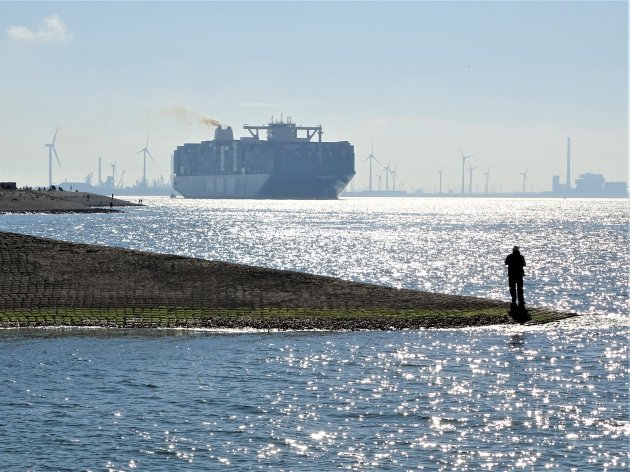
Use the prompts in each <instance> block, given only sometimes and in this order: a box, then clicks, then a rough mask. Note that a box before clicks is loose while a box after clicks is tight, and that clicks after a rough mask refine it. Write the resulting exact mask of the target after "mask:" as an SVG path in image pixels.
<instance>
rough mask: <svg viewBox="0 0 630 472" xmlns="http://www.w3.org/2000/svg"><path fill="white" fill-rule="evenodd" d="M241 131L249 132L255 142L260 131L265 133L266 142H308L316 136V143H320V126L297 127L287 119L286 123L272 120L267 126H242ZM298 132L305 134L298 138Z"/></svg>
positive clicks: (258, 137)
mask: <svg viewBox="0 0 630 472" xmlns="http://www.w3.org/2000/svg"><path fill="white" fill-rule="evenodd" d="M243 129H246V130H247V131H249V134H251V135H252V137H253V138H254V139H256V140H259V139H260V131H262V130H266V131H267V141H277V142H285V143H290V142H309V141H311V140H312V139H313V137H314V136H315V135H316V134H317V137H318V142H320V143H321V142H322V133H323V131H322V126H321V125H319V126H301V125H300V126H298V125H296V124H295V123H293V122H291V118H290V117H288V118H287V121H283V120H282V118H280V120H279V121H278V120H276V121H274V120H273V117H272V118H271V121H270V122H269V124H267V125H262V126H250V125H244V126H243ZM298 131H305V132H306V134H305V135H304V136H298Z"/></svg>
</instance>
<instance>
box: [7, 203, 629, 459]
mask: <svg viewBox="0 0 630 472" xmlns="http://www.w3.org/2000/svg"><path fill="white" fill-rule="evenodd" d="M143 200H144V202H145V203H146V204H147V206H146V207H143V208H132V209H128V210H125V213H122V214H116V213H112V214H104V215H103V214H99V215H42V214H39V215H0V230H3V231H14V232H21V233H27V234H34V235H41V236H47V237H52V238H56V239H63V240H69V241H77V242H87V243H95V244H106V245H112V246H120V247H128V248H134V249H141V250H146V251H158V252H165V253H173V254H181V255H187V256H193V257H200V258H207V259H219V260H225V261H233V262H241V263H246V264H255V265H262V266H267V267H274V268H283V269H293V270H300V271H304V272H311V273H317V274H324V275H332V276H336V277H341V278H344V279H349V280H359V281H365V282H370V283H377V284H383V285H389V286H396V287H408V288H416V289H422V290H431V291H439V292H445V293H453V294H464V295H475V296H483V297H488V298H495V299H507V298H508V294H507V287H506V273H505V268H504V267H503V260H504V258H505V255H507V253H508V252H509V251H510V250H511V247H512V245H514V244H517V245H519V246H521V249H522V252H523V254H524V255H525V257H526V260H527V268H526V270H527V272H526V279H525V288H526V298H527V301H528V303H530V305H532V306H547V307H552V308H557V309H563V310H571V311H575V312H578V313H580V315H581V316H579V317H577V318H572V319H569V320H566V321H563V322H561V323H555V324H551V325H545V326H532V327H528V326H518V325H516V326H515V325H506V326H500V327H492V328H483V329H463V330H419V331H397V332H359V333H349V332H316V333H305V332H288V333H287V332H285V333H257V332H220V331H214V332H212V331H184V330H148V331H133V330H129V331H122V330H121V331H104V330H77V329H66V330H62V329H52V330H50V329H48V330H4V331H2V332H0V350H1V351H2V354H1V355H2V359H3V363H2V367H1V368H0V411H2V415H0V463H2V464H3V469H4V470H64V469H65V470H174V469H179V470H214V469H220V468H232V469H237V470H330V469H349V470H546V469H555V470H579V471H582V470H627V469H628V467H629V464H630V453H629V451H628V441H629V439H630V421H629V420H630V419H629V410H630V408H629V406H628V399H629V397H628V374H629V366H628V360H627V358H628V347H627V346H628V334H629V333H630V323H629V321H628V315H627V313H628V262H629V259H628V254H627V252H628V246H629V245H628V205H627V201H625V200H562V199H558V200H555V199H554V200H524V199H523V200H518V199H515V200H507V199H506V200H499V199H487V200H477V199H474V200H473V199H420V198H417V199H415V198H408V199H404V198H401V199H367V198H364V199H360V198H356V199H342V200H339V201H327V202H302V201H220V200H183V199H160V198H143Z"/></svg>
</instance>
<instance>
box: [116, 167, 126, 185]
mask: <svg viewBox="0 0 630 472" xmlns="http://www.w3.org/2000/svg"><path fill="white" fill-rule="evenodd" d="M123 177H125V171H124V170H123V171H122V174H120V179H118V187H119V188H122V186H123Z"/></svg>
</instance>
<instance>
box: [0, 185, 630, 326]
mask: <svg viewBox="0 0 630 472" xmlns="http://www.w3.org/2000/svg"><path fill="white" fill-rule="evenodd" d="M143 202H144V203H145V204H147V206H146V207H144V208H129V209H126V210H125V213H123V214H105V215H103V214H94V215H84V214H68V215H45V214H44V215H0V230H5V231H15V232H18V233H25V234H33V235H40V236H48V237H52V238H55V239H62V240H67V241H76V242H87V243H95V244H104V245H109V246H120V247H126V248H132V249H140V250H145V251H155V252H163V253H172V254H179V255H185V256H193V257H199V258H204V259H217V260H223V261H230V262H241V263H244V264H251V265H260V266H265V267H272V268H279V269H293V270H299V271H302V272H308V273H314V274H322V275H331V276H335V277H341V278H344V279H349V280H358V281H363V282H371V283H377V284H381V285H388V286H394V287H406V288H414V289H421V290H429V291H436V292H442V293H451V294H461V295H475V296H482V297H489V298H496V299H506V298H507V297H508V296H509V295H508V293H507V275H506V274H507V271H506V269H505V266H504V263H503V262H504V259H505V256H506V255H507V254H508V253H509V252H510V251H511V249H512V246H513V245H515V244H516V245H519V246H521V249H522V252H523V254H524V256H525V258H526V260H527V264H528V266H527V269H526V280H525V284H526V300H527V301H528V303H530V304H533V305H537V306H548V307H553V308H558V309H567V310H573V311H576V312H579V313H617V314H619V313H628V311H629V307H630V305H629V304H628V273H629V272H628V267H629V263H630V256H629V254H628V248H629V247H630V244H629V235H628V217H629V209H630V206H629V205H628V201H627V200H624V199H610V200H605V199H585V200H576V199H538V200H527V199H457V198H452V199H450V198H444V199H432V198H348V199H341V200H337V201H292V200H289V201H282V200H281V201H274V200H189V199H170V198H164V197H162V198H160V197H153V198H151V197H143Z"/></svg>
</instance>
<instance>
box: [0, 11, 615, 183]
mask: <svg viewBox="0 0 630 472" xmlns="http://www.w3.org/2000/svg"><path fill="white" fill-rule="evenodd" d="M272 116H273V117H274V118H276V119H277V118H280V116H282V117H283V118H285V119H286V117H288V116H290V117H291V119H292V120H293V121H294V122H296V123H298V124H302V125H322V126H323V129H324V135H323V137H324V139H325V140H328V141H349V142H350V143H351V144H353V145H354V149H355V168H356V171H357V175H356V176H355V179H354V180H353V182H352V189H354V190H363V189H366V188H367V187H368V182H369V170H368V169H369V166H368V162H367V161H366V159H367V157H368V156H369V155H370V153H371V152H372V149H373V154H374V156H375V157H376V158H377V159H378V160H379V162H380V163H381V164H382V166H386V165H388V166H390V167H391V168H395V169H396V172H397V174H398V179H397V182H396V186H397V189H402V190H407V191H410V192H413V191H416V190H417V189H422V190H423V191H425V192H434V191H437V189H438V186H439V178H440V177H439V172H442V187H443V191H445V192H446V191H449V190H452V191H455V192H459V191H460V189H461V183H462V157H461V156H462V154H461V153H465V154H466V155H469V154H472V155H473V156H472V157H471V158H470V159H468V160H467V161H466V168H467V170H466V173H465V182H466V188H467V189H468V184H469V179H470V174H469V170H468V167H474V170H473V173H472V183H473V192H482V191H484V190H485V188H484V187H485V181H486V175H485V173H488V174H489V180H488V182H489V190H490V191H497V192H498V191H503V192H511V191H520V190H521V189H522V185H523V176H522V173H526V175H527V183H526V189H527V191H546V190H550V189H551V180H552V176H553V175H559V176H560V179H561V182H562V183H564V182H565V180H566V179H565V176H566V167H565V166H566V153H567V151H566V144H567V137H571V155H572V180H574V179H575V178H577V176H578V174H581V173H585V172H593V173H598V174H604V176H605V178H606V180H608V181H621V180H623V181H627V180H628V3H627V2H625V1H618V2H582V1H579V2H570V1H569V2H541V1H521V2H504V1H501V2H492V1H484V2H475V1H465V2H454V1H453V2H451V1H435V2H422V1H418V2H354V1H353V2H334V1H329V2H5V1H2V2H0V181H16V182H17V183H18V185H19V186H23V185H30V186H37V185H45V184H47V182H48V149H47V148H46V147H45V144H47V143H50V142H51V141H52V139H53V136H54V134H55V131H56V130H57V128H58V132H57V137H56V141H55V146H56V150H57V153H58V156H59V161H60V164H61V166H59V165H57V163H55V165H54V168H53V181H54V182H55V183H59V182H64V181H69V182H72V181H84V180H85V178H86V177H87V176H88V175H89V174H92V176H93V179H94V180H96V179H97V176H98V157H99V156H101V157H102V162H103V167H102V172H103V177H102V178H103V179H104V178H105V175H110V174H111V165H112V164H115V165H116V168H117V173H118V176H121V175H122V172H123V171H124V172H125V174H124V176H123V177H122V178H123V181H122V183H124V184H125V185H133V184H135V183H136V182H137V181H139V180H141V178H142V173H143V159H142V154H141V153H140V154H138V151H139V150H141V149H142V148H144V146H145V143H146V142H147V136H148V148H149V150H150V152H151V154H152V156H153V157H154V160H151V159H147V164H146V165H147V180H148V181H149V182H153V181H154V180H156V179H160V178H162V179H164V180H168V179H169V177H170V156H171V154H172V153H173V151H174V149H175V148H176V147H177V146H178V145H182V144H184V143H188V142H200V141H202V140H208V139H212V136H213V134H214V130H213V128H212V126H208V125H207V124H204V123H203V121H204V117H208V118H212V119H214V120H217V121H218V122H220V123H222V124H224V125H229V126H232V128H233V129H234V131H235V135H236V136H239V137H240V136H246V135H247V132H246V131H245V130H243V129H242V125H244V124H249V125H255V124H261V125H262V124H264V123H267V122H268V121H269V120H270V118H271V117H272ZM381 172H382V167H381V165H378V164H375V165H374V166H373V183H372V185H373V188H375V189H376V188H377V187H378V182H379V180H378V178H377V176H376V175H377V174H380V173H381ZM117 180H118V178H117ZM392 184H393V181H392V180H391V177H390V180H389V185H390V188H391V186H392ZM381 185H382V189H384V186H385V181H384V178H383V179H382V180H381Z"/></svg>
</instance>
